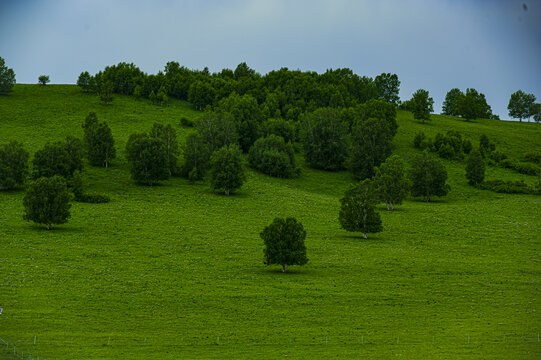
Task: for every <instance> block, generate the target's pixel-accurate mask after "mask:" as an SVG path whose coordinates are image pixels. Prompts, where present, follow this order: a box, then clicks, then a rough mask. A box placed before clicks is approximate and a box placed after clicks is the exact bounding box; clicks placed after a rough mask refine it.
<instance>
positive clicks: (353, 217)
mask: <svg viewBox="0 0 541 360" xmlns="http://www.w3.org/2000/svg"><path fill="white" fill-rule="evenodd" d="M376 199H377V193H376V191H375V189H374V183H373V182H372V181H371V180H369V179H366V180H363V181H361V182H360V183H358V184H357V185H353V186H351V187H350V188H349V189H348V190H347V191H346V193H345V194H344V197H343V198H342V199H340V213H339V215H338V220H339V221H340V225H341V226H342V228H343V229H344V230H346V231H350V232H362V233H363V237H364V238H365V239H366V238H367V236H366V234H367V233H369V232H370V233H375V232H380V231H383V225H382V222H381V218H380V216H379V214H378V213H377V212H376V209H375V205H376Z"/></svg>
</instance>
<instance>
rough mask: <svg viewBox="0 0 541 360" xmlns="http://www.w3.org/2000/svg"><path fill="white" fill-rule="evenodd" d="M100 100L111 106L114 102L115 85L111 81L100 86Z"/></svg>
mask: <svg viewBox="0 0 541 360" xmlns="http://www.w3.org/2000/svg"><path fill="white" fill-rule="evenodd" d="M99 92H100V100H101V101H103V103H104V104H105V105H109V104H110V103H111V101H113V83H112V82H111V81H105V82H103V83H102V84H101V85H100V89H99Z"/></svg>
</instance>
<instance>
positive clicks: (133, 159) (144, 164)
mask: <svg viewBox="0 0 541 360" xmlns="http://www.w3.org/2000/svg"><path fill="white" fill-rule="evenodd" d="M126 154H127V158H128V163H129V164H130V170H131V176H132V179H133V180H135V181H139V182H142V183H147V184H148V185H150V186H152V184H153V183H155V182H157V181H159V180H167V179H169V177H170V175H169V174H170V173H169V158H168V156H167V150H166V148H165V144H164V143H163V141H161V140H159V139H156V138H152V137H150V136H148V135H147V134H132V135H131V136H130V138H129V139H128V142H127V144H126Z"/></svg>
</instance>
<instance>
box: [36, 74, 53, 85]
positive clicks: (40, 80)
mask: <svg viewBox="0 0 541 360" xmlns="http://www.w3.org/2000/svg"><path fill="white" fill-rule="evenodd" d="M50 81H51V80H50V79H49V76H48V75H40V76H39V78H38V84H40V85H41V86H45V85H47V84H48V83H49V82H50Z"/></svg>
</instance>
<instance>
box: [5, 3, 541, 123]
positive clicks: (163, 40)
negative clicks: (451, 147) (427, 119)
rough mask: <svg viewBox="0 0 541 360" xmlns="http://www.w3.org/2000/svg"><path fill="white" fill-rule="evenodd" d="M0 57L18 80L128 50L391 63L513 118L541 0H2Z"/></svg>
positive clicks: (383, 67) (155, 59) (107, 60)
mask: <svg viewBox="0 0 541 360" xmlns="http://www.w3.org/2000/svg"><path fill="white" fill-rule="evenodd" d="M0 57H3V58H4V59H5V61H6V64H7V65H8V66H9V67H10V68H13V70H14V71H15V74H16V80H17V82H18V83H37V79H38V76H39V75H41V74H45V75H49V76H50V79H51V83H52V84H74V83H75V82H76V81H77V77H78V76H79V74H80V73H81V72H82V71H89V72H90V73H92V74H94V73H96V72H98V71H99V70H102V69H103V68H104V67H105V66H107V65H114V64H117V63H119V62H121V61H124V62H129V63H134V64H136V65H137V66H139V68H141V70H143V71H144V72H147V73H156V72H158V71H160V70H163V69H164V67H165V64H166V63H167V62H168V61H178V62H179V63H180V64H181V65H184V66H186V67H188V68H192V69H203V68H204V67H205V66H207V67H208V68H209V69H210V71H211V72H217V71H220V70H221V69H223V68H230V69H234V68H235V67H236V66H237V64H239V63H241V62H247V63H248V65H249V66H250V67H251V68H253V69H255V70H256V71H257V72H259V73H261V74H265V73H267V72H269V71H271V70H277V69H280V68H282V67H288V68H290V69H294V70H296V69H300V70H303V71H317V72H320V73H321V72H325V70H327V69H330V68H333V69H336V68H341V67H347V68H350V69H352V70H353V71H354V72H355V73H357V74H359V75H361V76H362V75H365V76H370V77H375V76H377V75H379V74H381V73H383V72H386V73H387V72H390V73H395V74H397V75H398V77H399V79H400V81H401V86H400V97H401V99H402V100H407V99H409V98H411V95H412V93H413V92H415V91H416V90H417V89H420V88H422V89H426V90H428V91H429V92H430V96H432V97H433V98H434V112H435V113H440V112H441V105H442V102H443V100H444V99H445V95H446V93H447V91H449V90H450V89H452V88H455V87H456V88H459V89H461V90H462V91H465V90H466V88H475V89H477V90H478V91H481V92H482V93H484V94H485V95H486V98H487V102H488V103H489V105H491V106H492V111H493V112H494V113H495V114H497V115H499V116H500V117H501V118H502V119H508V118H509V116H508V113H507V104H508V102H509V97H510V95H511V93H513V92H515V91H516V90H518V89H521V90H523V91H525V92H527V93H532V94H534V95H535V96H536V97H537V98H538V100H541V99H540V98H541V0H528V1H515V0H506V1H504V0H501V1H500V0H471V1H469V0H440V1H437V0H378V1H376V0H370V1H365V0H204V1H198V0H148V1H143V0H0Z"/></svg>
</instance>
